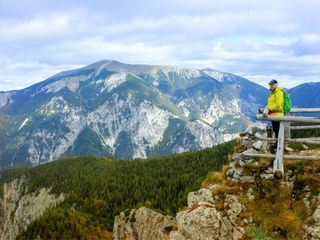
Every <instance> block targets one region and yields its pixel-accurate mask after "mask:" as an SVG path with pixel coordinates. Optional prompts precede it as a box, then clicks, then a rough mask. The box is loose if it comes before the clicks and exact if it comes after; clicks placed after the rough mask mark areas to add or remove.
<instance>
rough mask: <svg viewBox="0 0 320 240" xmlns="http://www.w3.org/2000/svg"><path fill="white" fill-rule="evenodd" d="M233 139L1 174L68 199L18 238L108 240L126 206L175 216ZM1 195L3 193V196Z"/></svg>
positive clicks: (217, 166)
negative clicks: (186, 148)
mask: <svg viewBox="0 0 320 240" xmlns="http://www.w3.org/2000/svg"><path fill="white" fill-rule="evenodd" d="M236 145H237V144H236V142H235V141H232V142H228V143H225V144H221V145H218V146H216V147H213V148H208V149H205V150H201V151H196V152H187V153H182V154H174V155H169V156H167V157H159V158H157V157H155V158H152V159H147V160H130V161H129V160H128V161H126V160H124V161H115V160H111V159H106V158H92V157H79V158H64V159H60V160H57V161H54V162H51V163H48V164H45V165H41V166H39V167H36V168H32V169H12V170H8V171H5V172H2V173H1V179H0V181H1V187H2V186H3V183H4V182H7V181H9V180H11V179H13V178H17V177H19V176H21V175H25V176H26V180H27V186H28V187H27V189H28V190H27V191H28V192H35V191H38V190H39V189H41V188H42V187H45V188H51V189H52V190H51V192H53V193H57V194H58V193H62V192H63V193H66V194H67V198H66V200H65V201H64V202H63V203H62V204H60V205H59V206H57V207H56V208H53V209H50V210H47V211H46V212H45V214H44V215H43V216H42V217H41V218H40V219H39V220H37V221H36V222H34V223H32V224H31V225H30V226H29V227H28V229H27V231H26V232H23V233H21V234H20V236H19V239H33V238H36V237H37V236H39V237H41V238H42V239H48V238H60V239H66V238H68V239H70V238H77V237H80V236H81V238H90V239H91V238H92V237H93V236H96V237H98V238H107V237H108V236H110V235H109V233H108V231H111V230H112V227H113V221H114V216H115V215H117V214H119V213H120V212H121V211H123V210H125V209H131V208H134V207H137V206H140V205H145V206H149V207H151V208H154V209H156V210H158V211H161V212H163V213H166V214H171V215H174V214H175V213H176V212H177V210H178V209H179V208H181V207H182V206H184V205H185V202H186V196H187V193H188V192H190V191H193V190H196V189H198V188H199V187H200V184H201V182H202V181H203V180H204V179H205V177H206V176H207V175H208V173H209V172H211V171H215V170H219V169H220V168H221V166H222V165H223V164H225V163H226V162H227V161H228V157H229V156H230V154H232V152H233V151H234V149H235V147H236ZM1 195H2V194H1Z"/></svg>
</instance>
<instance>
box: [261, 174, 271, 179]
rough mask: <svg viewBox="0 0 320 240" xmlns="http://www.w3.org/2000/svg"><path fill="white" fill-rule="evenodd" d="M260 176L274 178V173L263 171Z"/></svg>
mask: <svg viewBox="0 0 320 240" xmlns="http://www.w3.org/2000/svg"><path fill="white" fill-rule="evenodd" d="M260 177H261V178H262V179H273V174H272V173H268V174H266V173H262V174H260Z"/></svg>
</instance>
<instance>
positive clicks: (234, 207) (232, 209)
mask: <svg viewBox="0 0 320 240" xmlns="http://www.w3.org/2000/svg"><path fill="white" fill-rule="evenodd" d="M224 206H225V208H226V207H227V208H228V210H227V215H228V218H229V219H230V221H231V223H232V224H233V225H236V220H237V217H238V216H239V214H240V213H241V212H242V210H243V209H244V207H243V206H242V204H241V203H240V202H239V200H238V198H237V197H236V196H234V195H227V196H226V199H225V201H224Z"/></svg>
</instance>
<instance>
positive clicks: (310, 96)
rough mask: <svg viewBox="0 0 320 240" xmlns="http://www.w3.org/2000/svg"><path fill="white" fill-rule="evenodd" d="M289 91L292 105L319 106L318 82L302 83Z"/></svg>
mask: <svg viewBox="0 0 320 240" xmlns="http://www.w3.org/2000/svg"><path fill="white" fill-rule="evenodd" d="M289 91H290V92H291V95H292V103H293V105H295V106H299V107H302V108H319V107H320V82H312V83H304V84H301V85H298V86H297V87H294V88H292V89H290V90H289Z"/></svg>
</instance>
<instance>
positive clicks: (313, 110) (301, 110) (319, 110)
mask: <svg viewBox="0 0 320 240" xmlns="http://www.w3.org/2000/svg"><path fill="white" fill-rule="evenodd" d="M263 110H264V108H259V112H261V113H262V112H263ZM290 113H320V108H291V111H290Z"/></svg>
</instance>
